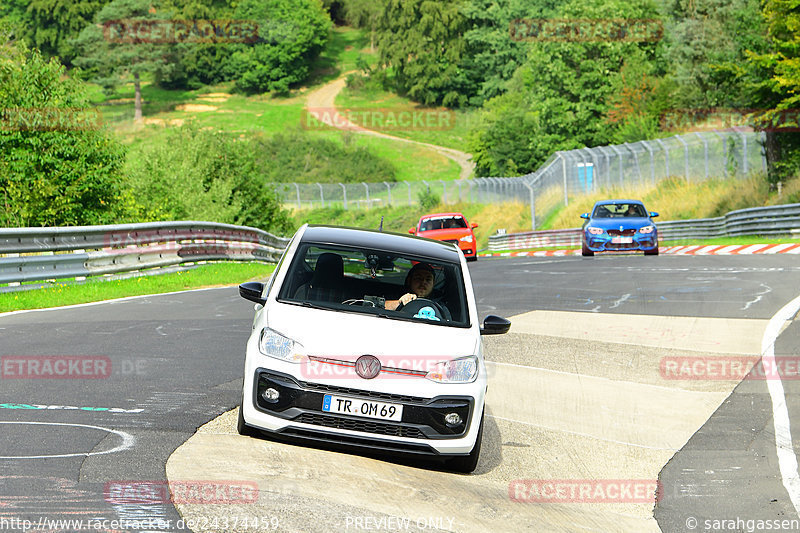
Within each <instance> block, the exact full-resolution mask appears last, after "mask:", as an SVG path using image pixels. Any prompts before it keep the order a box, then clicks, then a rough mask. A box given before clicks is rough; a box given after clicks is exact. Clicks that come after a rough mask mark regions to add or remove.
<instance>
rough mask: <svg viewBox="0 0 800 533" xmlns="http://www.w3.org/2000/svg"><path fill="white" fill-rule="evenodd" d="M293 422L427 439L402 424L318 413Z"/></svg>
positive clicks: (413, 428) (306, 414) (415, 429)
mask: <svg viewBox="0 0 800 533" xmlns="http://www.w3.org/2000/svg"><path fill="white" fill-rule="evenodd" d="M295 421H296V422H302V423H304V424H312V425H314V426H325V427H329V428H336V429H348V430H351V431H362V432H364V433H374V434H377V435H390V436H393V437H410V438H412V439H425V438H427V437H426V436H425V434H424V433H422V432H421V431H420V430H419V429H417V428H415V427H409V426H405V425H402V424H385V423H383V422H372V421H368V420H354V419H352V418H340V417H338V416H332V415H323V414H319V413H303V414H302V415H300V416H299V417H297V418H296V419H295Z"/></svg>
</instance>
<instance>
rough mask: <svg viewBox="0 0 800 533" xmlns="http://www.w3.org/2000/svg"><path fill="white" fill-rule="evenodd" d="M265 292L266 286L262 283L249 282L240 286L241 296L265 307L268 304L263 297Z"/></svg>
mask: <svg viewBox="0 0 800 533" xmlns="http://www.w3.org/2000/svg"><path fill="white" fill-rule="evenodd" d="M263 292H264V284H263V283H261V282H260V281H248V282H247V283H242V284H241V285H239V296H241V297H242V298H244V299H245V300H250V301H251V302H255V303H257V304H261V305H264V304H265V303H267V300H266V299H265V298H262V297H261V293H263Z"/></svg>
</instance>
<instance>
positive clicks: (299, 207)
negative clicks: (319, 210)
mask: <svg viewBox="0 0 800 533" xmlns="http://www.w3.org/2000/svg"><path fill="white" fill-rule="evenodd" d="M294 188H295V190H296V191H297V209H302V208H303V206H302V205H301V204H300V185H298V184H297V183H295V184H294Z"/></svg>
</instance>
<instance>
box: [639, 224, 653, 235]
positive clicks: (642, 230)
mask: <svg viewBox="0 0 800 533" xmlns="http://www.w3.org/2000/svg"><path fill="white" fill-rule="evenodd" d="M655 229H656V227H655V226H653V225H650V226H645V227H643V228H639V233H653V232H654V231H655Z"/></svg>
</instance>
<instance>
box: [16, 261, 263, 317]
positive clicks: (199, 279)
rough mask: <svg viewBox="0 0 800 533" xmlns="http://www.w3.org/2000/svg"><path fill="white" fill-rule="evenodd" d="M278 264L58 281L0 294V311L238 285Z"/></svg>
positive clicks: (226, 265) (229, 265)
mask: <svg viewBox="0 0 800 533" xmlns="http://www.w3.org/2000/svg"><path fill="white" fill-rule="evenodd" d="M274 269H275V265H271V264H264V263H211V264H206V265H200V266H198V267H197V268H194V269H192V270H187V271H184V272H176V273H174V274H162V275H158V276H142V277H138V278H130V279H123V280H108V281H104V280H102V279H90V280H89V281H88V282H87V283H83V284H70V283H69V282H63V281H62V282H59V283H56V284H54V285H52V286H50V287H45V288H41V289H32V290H26V291H19V292H11V293H2V294H0V312H4V311H17V310H20V309H42V308H46V307H56V306H62V305H73V304H81V303H87V302H99V301H103V300H111V299H114V298H124V297H127V296H138V295H142V294H159V293H164V292H175V291H183V290H189V289H197V288H201V287H213V286H226V285H236V284H239V283H242V282H245V281H249V280H252V279H266V278H268V277H269V275H270V274H271V273H272V271H273V270H274Z"/></svg>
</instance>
